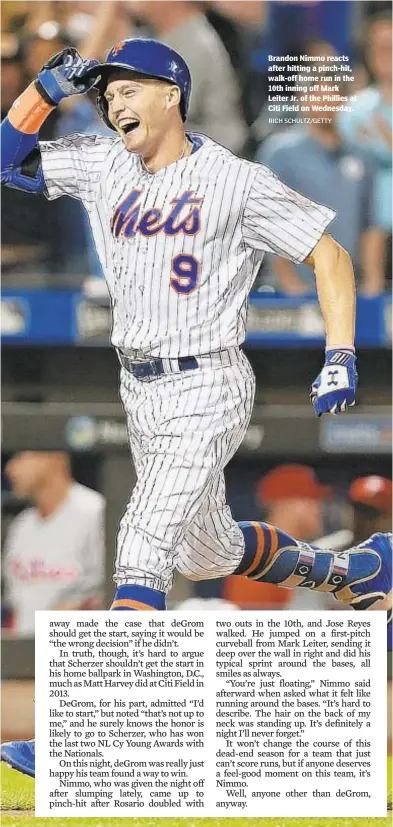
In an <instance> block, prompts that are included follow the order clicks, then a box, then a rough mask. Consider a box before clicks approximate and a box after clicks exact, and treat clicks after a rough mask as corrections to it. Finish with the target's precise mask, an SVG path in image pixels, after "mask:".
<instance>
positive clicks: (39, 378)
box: [1, 0, 391, 737]
mask: <svg viewBox="0 0 393 827" xmlns="http://www.w3.org/2000/svg"><path fill="white" fill-rule="evenodd" d="M156 5H157V4H156ZM160 5H163V4H161V2H160ZM168 5H171V6H173V5H174V4H168ZM182 5H184V4H182V3H179V4H178V6H179V8H180V6H182ZM144 6H145V7H148V6H150V7H151V6H152V4H151V3H143V2H142V3H137V2H135V3H132V2H131V3H128V2H120V3H118V2H110V3H105V2H100V3H97V4H93V3H89V2H87V3H86V2H75V0H74V2H34V0H33V2H31V0H30V2H28V3H24V2H17V3H13V2H3V3H2V107H3V108H4V111H3V112H2V116H4V114H6V111H7V108H8V107H9V106H10V105H11V103H12V101H13V100H14V99H15V98H16V96H17V94H18V93H19V91H20V90H21V88H24V86H25V85H26V84H27V82H28V81H29V80H30V79H31V78H32V77H33V76H34V74H35V72H36V71H37V70H38V69H39V68H40V66H41V65H42V62H43V61H44V60H45V59H46V58H47V57H48V56H49V55H50V54H53V53H54V52H56V51H59V49H60V48H63V47H64V45H65V44H66V43H72V44H73V45H76V46H77V47H78V48H79V49H80V50H81V52H82V53H85V54H87V53H88V52H87V51H86V49H88V47H89V44H90V47H91V43H92V42H94V43H95V44H96V46H97V44H99V47H100V50H101V51H102V53H105V51H106V50H107V48H109V46H110V45H111V44H112V43H113V42H115V41H116V40H118V39H120V38H124V37H125V36H127V35H128V36H132V34H135V33H136V34H138V33H140V34H145V33H147V32H149V33H153V34H156V33H157V31H156V30H155V29H154V25H153V23H154V20H153V23H152V15H151V13H150V16H149V15H148V14H147V12H146V14H144V9H143V7H144ZM187 6H189V7H194V8H195V9H196V10H197V11H198V13H199V14H200V15H204V16H205V18H206V20H208V21H209V23H210V25H211V26H213V27H214V29H215V31H216V33H217V34H218V36H219V37H220V38H221V40H222V42H223V43H224V44H225V47H226V49H227V52H228V54H229V57H230V61H231V64H232V68H233V70H234V72H235V75H236V77H237V84H238V88H239V90H240V94H241V100H240V104H239V106H238V110H237V111H238V113H239V119H241V121H242V123H243V124H245V132H244V141H243V145H242V149H241V150H239V153H240V154H244V155H245V156H246V157H249V158H256V157H258V158H260V157H261V155H262V156H263V152H264V147H266V146H267V145H268V142H270V143H269V146H272V145H273V146H274V141H275V140H276V139H277V140H279V139H281V137H282V131H283V127H282V126H277V125H276V126H275V127H274V128H275V130H276V133H275V134H273V135H272V134H271V133H270V127H269V124H268V117H267V109H266V105H267V94H268V92H267V67H268V62H267V55H268V54H269V53H274V54H287V53H290V54H294V55H295V54H300V53H302V52H304V51H307V50H308V49H309V48H311V44H316V43H320V42H323V43H325V44H326V43H327V44H328V45H329V44H330V45H331V47H332V49H333V50H334V53H336V54H340V53H341V54H348V55H349V57H350V61H351V66H352V68H353V69H354V70H356V84H357V88H358V89H359V91H360V90H362V89H366V88H367V87H368V86H369V85H370V84H376V85H377V86H378V78H377V77H375V76H374V75H373V73H372V67H370V65H369V63H368V58H367V43H368V38H369V34H370V31H371V29H372V26H373V21H375V16H376V15H379V14H380V13H381V12H382V13H387V14H390V13H391V4H390V3H385V2H382V3H381V2H371V3H367V2H352V1H351V2H345V0H342V2H339V3H338V2H323V3H321V2H308V3H298V2H279V3H278V2H247V3H245V2H240V3H236V2H235V3H231V2H224V0H221V2H216V3H214V2H211V3H209V2H207V3H192V2H189V3H187ZM137 7H138V8H137ZM105 9H106V11H105ZM109 9H110V10H109ZM145 11H146V10H145ZM150 11H151V10H150ZM105 14H106V16H107V20H108V19H109V17H110V20H111V26H110V27H109V26H108V25H106V26H103V22H104V21H105ZM108 15H109V17H108ZM148 18H149V19H148ZM153 18H154V14H153ZM100 27H101V28H100ZM89 38H90V40H89ZM94 38H95V40H94ZM163 39H164V38H163ZM191 46H192V44H190V47H191ZM194 46H195V48H197V44H194ZM95 56H97V57H100V56H101V54H99V53H98V52H97V51H96V52H95ZM184 56H185V57H186V59H187V55H186V54H185V55H184ZM64 109H65V111H64V113H63V114H64V116H63V118H62V119H60V122H59V118H58V117H57V115H52V116H51V119H49V120H48V123H47V124H46V126H45V128H44V137H45V138H51V137H56V135H59V134H67V133H69V132H71V131H92V132H94V131H95V130H96V129H97V128H101V126H102V125H100V124H99V122H98V121H97V119H96V114H95V110H94V98H92V101H91V102H88V103H85V106H84V107H81V108H80V110H79V109H78V108H77V109H76V110H75V111H73V110H70V111H68V110H66V108H64ZM206 131H208V129H206ZM272 142H273V144H272ZM390 153H391V144H390V151H389V156H390ZM299 163H300V161H299ZM389 163H390V176H391V159H390V162H386V158H385V160H384V167H385V173H386V170H387V171H388V175H389ZM389 197H390V194H389ZM370 198H371V196H370ZM325 203H329V201H328V197H327V198H326V200H325ZM376 220H377V219H376ZM1 221H2V271H3V294H2V334H3V335H2V338H3V356H2V369H3V380H2V393H3V429H4V430H3V446H2V469H4V466H5V464H6V462H7V460H8V459H9V458H10V457H11V456H13V455H14V454H15V453H17V452H18V451H22V450H52V451H57V450H64V451H67V452H68V453H69V454H70V456H71V461H72V467H73V473H74V477H75V479H76V480H78V481H79V482H81V483H83V484H85V485H87V486H90V487H92V488H95V489H97V490H99V491H101V492H102V493H103V494H104V496H105V498H106V503H107V519H106V584H105V591H106V602H107V604H109V603H110V600H111V596H112V593H113V586H112V581H111V573H112V566H113V553H114V547H115V535H116V529H117V522H118V519H119V516H120V514H121V513H122V510H123V507H124V504H125V502H126V500H127V498H128V492H129V489H130V487H131V486H132V483H133V469H132V466H131V464H130V460H129V454H128V448H127V435H126V430H125V424H124V419H123V414H122V410H121V406H120V402H119V398H118V370H119V366H118V362H117V358H116V355H115V353H114V351H113V350H112V349H111V348H110V347H109V344H108V338H109V333H110V309H109V304H108V300H107V296H106V291H105V287H104V284H103V281H102V277H101V274H100V269H99V265H98V262H97V260H96V258H95V256H94V250H93V249H92V246H91V241H90V239H89V236H88V230H87V227H86V222H85V219H84V217H83V215H82V213H81V212H80V210H79V205H78V204H77V203H76V202H72V201H71V200H69V199H60V200H59V201H57V202H54V203H52V204H51V205H49V204H47V203H46V202H45V200H44V199H43V198H41V197H40V196H38V197H34V198H33V197H32V196H27V195H26V196H25V195H23V194H21V193H16V192H14V191H10V190H4V191H3V202H2V219H1ZM379 229H380V230H381V238H382V240H383V246H382V247H381V255H382V256H383V258H384V263H383V267H384V271H385V277H384V280H383V281H382V282H381V283H380V284H379V286H378V287H375V286H374V287H372V288H370V285H367V283H366V281H365V279H364V278H363V276H362V271H361V268H359V272H358V273H357V278H358V287H359V299H358V315H357V347H358V356H359V371H360V378H361V382H360V387H359V394H358V405H357V408H356V410H355V411H354V412H351V413H350V414H349V415H347V416H345V417H341V418H330V419H327V418H324V419H322V420H316V419H315V418H314V416H313V412H312V409H311V407H310V405H309V402H308V389H309V385H310V381H311V380H312V379H313V378H314V376H315V375H317V373H318V371H319V369H320V365H321V358H322V353H323V327H322V321H321V317H320V314H319V311H318V306H317V303H316V297H315V293H313V292H312V290H310V289H309V288H307V289H306V288H302V287H301V286H299V285H298V286H297V287H296V288H293V289H289V288H288V289H285V288H284V287H283V285H282V283H281V284H280V282H279V281H277V279H274V278H272V273H271V271H269V268H268V267H265V268H264V269H263V270H262V271H261V272H260V274H259V276H258V279H257V281H256V283H255V285H254V289H253V293H252V296H251V305H250V314H249V326H248V330H249V332H248V338H247V341H246V352H247V355H248V358H249V359H250V361H251V363H252V366H253V368H254V371H255V373H256V377H257V397H256V403H255V408H254V413H253V418H252V422H251V425H250V428H249V431H248V434H247V436H246V439H245V441H244V443H243V445H242V447H241V449H240V451H239V452H238V454H237V456H236V457H235V459H234V460H233V461H232V463H231V464H230V466H229V467H228V471H227V488H228V499H229V502H230V505H231V507H232V511H233V515H234V517H235V519H238V520H241V519H245V518H247V519H250V518H254V519H259V518H262V517H263V515H264V514H265V508H264V503H263V502H262V501H261V499H260V497H259V496H258V483H259V481H260V479H261V477H263V476H264V474H266V472H268V471H269V470H270V469H272V468H274V467H276V466H277V465H280V464H283V463H288V462H290V463H302V464H306V465H308V466H311V467H312V468H314V469H315V472H316V475H317V478H318V480H319V481H320V482H322V483H327V484H329V485H332V486H333V487H334V493H333V495H332V497H331V498H330V500H329V501H328V502H326V503H325V506H324V521H325V524H324V530H325V533H327V532H329V531H333V530H337V529H339V528H343V527H346V524H347V523H346V521H347V519H348V512H347V507H346V503H347V492H348V488H349V485H350V483H351V482H352V481H353V480H354V479H355V478H356V477H358V476H363V475H368V474H380V475H382V476H384V477H388V478H390V477H391V412H390V401H391V364H390V347H391V329H390V328H391V300H390V295H389V292H388V291H389V283H390V275H389V274H390V267H391V252H390V253H389V251H391V226H390V227H389V222H388V221H387V222H386V220H385V219H383V220H381V224H380V226H379ZM332 234H333V235H334V225H333V226H332ZM2 494H3V497H2V504H3V517H4V519H3V528H4V533H6V531H7V527H8V525H9V523H10V520H11V519H13V517H14V516H15V514H16V513H17V512H18V511H19V510H20V508H21V504H20V503H19V502H18V501H17V500H16V499H15V497H14V496H13V494H12V492H11V491H10V488H9V485H8V483H7V480H6V479H5V477H4V475H3V476H2ZM192 592H193V587H192V586H191V584H189V583H187V582H186V581H185V580H183V579H181V578H179V579H178V580H177V582H176V586H175V590H174V592H173V595H172V598H173V603H174V604H175V602H178V601H181V600H184V599H185V598H186V597H188V596H191V595H192ZM198 593H199V596H202V597H209V596H210V597H211V596H214V597H217V596H220V597H222V596H225V591H223V584H222V583H220V584H218V585H217V588H215V589H213V591H212V590H211V589H210V591H208V592H206V591H205V592H204V591H203V587H201V588H200V589H199V590H198ZM257 608H258V609H261V610H263V609H266V608H268V603H266V602H265V604H264V602H263V600H261V603H260V605H259V606H257ZM3 620H4V622H3V630H2V631H3V633H2V637H3V656H2V663H3V730H4V731H3V735H4V736H6V737H10V736H29V735H31V734H32V727H33V704H32V702H31V699H32V694H33V684H32V677H33V674H34V643H33V641H32V639H30V638H28V639H26V638H18V636H17V635H16V634H15V632H14V631H13V630H12V620H11V622H10V620H9V615H8V613H7V606H6V605H5V613H4V617H3Z"/></svg>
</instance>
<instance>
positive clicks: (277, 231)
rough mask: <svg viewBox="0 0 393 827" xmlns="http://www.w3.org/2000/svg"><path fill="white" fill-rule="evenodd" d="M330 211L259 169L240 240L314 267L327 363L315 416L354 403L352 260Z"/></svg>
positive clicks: (316, 388)
mask: <svg viewBox="0 0 393 827" xmlns="http://www.w3.org/2000/svg"><path fill="white" fill-rule="evenodd" d="M335 215H336V214H335V212H334V210H331V209H330V208H329V207H325V206H324V205H322V204H316V203H315V202H314V201H311V200H310V199H309V198H305V197H304V196H303V195H301V194H300V193H298V192H296V191H295V190H293V189H291V188H290V187H288V186H286V184H284V183H283V182H282V181H281V180H280V179H279V178H278V176H277V175H275V173H274V172H272V170H271V169H269V168H268V167H266V166H263V165H259V167H258V168H257V171H256V174H255V176H254V179H253V182H252V185H251V188H250V191H249V193H248V197H247V200H246V204H245V208H244V213H243V222H242V228H243V237H244V240H245V242H246V243H247V244H249V245H250V246H252V247H253V248H255V249H257V250H261V251H264V252H268V253H273V254H275V255H278V256H281V257H283V258H285V259H288V260H289V261H292V262H294V263H295V264H300V263H304V264H308V265H309V266H311V267H313V269H314V273H315V278H316V286H317V291H318V299H319V303H320V306H321V311H322V315H323V318H324V322H325V327H326V359H325V364H324V366H323V368H322V370H321V373H320V374H319V376H318V377H317V379H316V380H315V382H313V385H312V387H311V401H312V404H313V407H314V410H315V413H316V415H317V416H321V415H322V414H323V413H333V414H337V413H342V412H343V411H345V410H346V409H347V407H348V406H352V405H354V404H355V392H356V385H357V373H356V357H355V352H354V329H355V281H354V275H353V268H352V262H351V259H350V256H349V255H348V253H347V252H346V251H345V250H344V249H343V248H342V247H340V245H339V244H337V243H336V242H335V241H334V240H333V239H332V238H331V237H330V236H329V235H327V234H326V232H325V231H326V228H327V226H328V225H329V224H330V223H331V221H332V220H333V219H334V218H335Z"/></svg>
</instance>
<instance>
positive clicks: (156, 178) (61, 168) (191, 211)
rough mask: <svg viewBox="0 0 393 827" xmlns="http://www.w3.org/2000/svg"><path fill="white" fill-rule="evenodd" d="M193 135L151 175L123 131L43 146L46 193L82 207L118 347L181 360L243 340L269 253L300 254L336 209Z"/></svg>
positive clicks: (295, 258) (300, 257)
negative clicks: (187, 146) (177, 156)
mask: <svg viewBox="0 0 393 827" xmlns="http://www.w3.org/2000/svg"><path fill="white" fill-rule="evenodd" d="M194 141H195V143H196V145H198V144H200V146H199V148H197V149H196V151H194V152H193V153H192V154H191V155H190V156H188V157H186V158H183V159H181V160H179V161H177V162H175V163H173V164H170V165H169V166H167V167H165V168H164V169H161V170H159V171H158V172H156V173H154V174H151V173H149V172H147V171H146V170H145V168H144V167H143V165H142V163H141V160H140V157H139V156H138V155H136V154H134V153H129V152H128V151H127V150H126V149H125V147H124V145H123V143H122V141H121V139H120V138H111V137H99V136H85V135H71V136H68V137H67V138H63V139H60V140H57V141H54V142H44V143H40V149H41V155H42V163H43V172H44V177H45V182H46V186H47V192H48V197H49V198H50V199H52V198H57V197H59V196H60V195H64V194H68V195H71V196H72V197H74V198H79V199H80V200H81V201H82V202H83V204H84V205H85V207H86V209H87V211H88V214H89V218H90V223H91V227H92V231H93V235H94V240H95V244H96V248H97V252H98V255H99V257H100V259H101V262H102V266H103V270H104V273H105V277H106V280H107V283H108V287H109V291H110V294H111V298H112V304H113V317H114V318H113V333H112V343H113V344H114V345H115V346H116V347H120V348H123V349H125V350H130V349H131V350H137V351H140V352H141V353H142V354H146V355H153V356H161V357H177V356H189V355H193V356H195V355H198V354H201V353H209V352H211V351H216V350H219V349H220V348H223V347H232V346H237V345H239V344H241V343H242V342H243V341H244V338H245V326H246V313H247V300H248V293H249V291H250V289H251V286H252V283H253V281H254V278H255V276H256V273H257V270H258V267H259V265H260V262H261V260H262V258H263V255H264V253H265V252H269V253H277V254H279V255H281V256H284V257H286V258H288V259H290V260H291V261H295V262H300V261H303V260H304V258H305V257H306V255H307V254H308V253H309V252H310V250H311V249H312V248H313V247H314V246H315V244H316V242H317V241H318V239H319V238H320V236H321V235H322V233H323V231H324V229H325V228H326V226H327V225H328V224H329V223H330V221H331V220H332V219H333V218H334V215H335V213H334V212H333V210H331V209H329V208H327V207H325V206H321V205H319V204H315V203H313V202H311V201H309V200H308V199H306V198H304V197H302V196H300V195H299V194H298V193H296V192H294V191H293V190H291V189H289V188H288V187H287V186H285V185H284V184H283V183H282V182H281V181H280V180H279V179H278V178H277V176H276V175H275V174H274V173H273V172H271V170H270V169H268V168H267V167H264V166H262V165H260V164H254V163H252V162H250V161H245V160H243V159H241V158H238V157H237V156H235V155H233V154H232V153H231V152H230V151H229V150H227V149H224V148H223V147H222V146H220V145H219V144H217V143H215V142H214V141H212V140H210V139H209V138H205V137H204V136H194ZM184 193H189V196H188V198H186V199H185V201H186V203H184V204H183V206H182V207H181V209H180V210H179V201H178V199H179V198H181V197H182V196H183V195H184ZM174 209H175V211H176V210H179V212H178V214H176V215H175V216H173V210H174ZM171 213H172V218H171ZM179 256H180V261H179ZM176 268H177V269H176ZM193 268H195V272H196V271H197V274H196V276H195V275H194V273H193V272H192V273H191V276H192V278H191V279H190V278H189V279H188V282H189V288H188V289H187V274H188V273H189V272H190V271H191V270H192V269H193ZM182 279H185V282H184V281H183V283H182V281H181V280H182ZM194 282H195V283H194ZM184 283H185V285H186V286H185V287H184ZM179 286H180V292H179Z"/></svg>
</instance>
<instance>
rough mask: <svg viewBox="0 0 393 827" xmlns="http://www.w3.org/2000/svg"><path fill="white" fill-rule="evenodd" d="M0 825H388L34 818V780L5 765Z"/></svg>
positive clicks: (381, 826) (382, 825)
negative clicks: (3, 811) (11, 811)
mask: <svg viewBox="0 0 393 827" xmlns="http://www.w3.org/2000/svg"><path fill="white" fill-rule="evenodd" d="M391 774H392V759H391V758H389V759H388V801H389V802H390V804H391V801H392V781H391ZM1 793H2V796H1V807H2V810H17V811H19V812H15V813H12V814H11V813H2V818H1V825H2V827H127V825H128V827H391V825H392V819H391V816H388V817H386V818H191V819H189V818H61V817H59V818H35V817H34V815H33V814H31V812H30V813H28V812H26V810H33V809H34V781H33V779H32V778H27V777H26V776H25V775H21V774H20V773H19V772H15V770H11V769H10V768H9V767H7V766H6V765H4V764H3V765H2V773H1Z"/></svg>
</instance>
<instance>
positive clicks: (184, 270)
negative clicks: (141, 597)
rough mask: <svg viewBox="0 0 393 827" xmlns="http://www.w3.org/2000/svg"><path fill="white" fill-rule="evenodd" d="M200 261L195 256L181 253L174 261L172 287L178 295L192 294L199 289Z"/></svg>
mask: <svg viewBox="0 0 393 827" xmlns="http://www.w3.org/2000/svg"><path fill="white" fill-rule="evenodd" d="M199 266H200V265H199V261H198V259H196V258H195V256H192V255H188V254H186V253H179V255H177V256H175V258H174V259H173V261H172V275H171V287H173V289H174V290H176V293H192V291H193V290H195V289H196V287H198V279H199Z"/></svg>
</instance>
